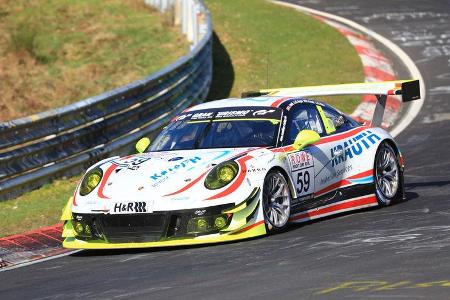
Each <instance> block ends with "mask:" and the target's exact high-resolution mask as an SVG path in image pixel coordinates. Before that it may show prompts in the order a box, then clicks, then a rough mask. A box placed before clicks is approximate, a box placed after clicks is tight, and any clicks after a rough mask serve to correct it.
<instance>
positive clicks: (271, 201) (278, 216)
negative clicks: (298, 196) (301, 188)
mask: <svg viewBox="0 0 450 300" xmlns="http://www.w3.org/2000/svg"><path fill="white" fill-rule="evenodd" d="M291 198H292V197H291V192H290V191H289V185H288V182H287V180H286V178H285V177H284V175H283V174H282V173H280V172H279V171H270V172H269V173H268V174H267V176H266V178H264V186H263V196H262V203H263V212H264V221H265V224H266V230H267V233H269V234H271V233H276V232H280V231H282V230H284V229H285V228H286V226H287V224H288V221H289V216H290V213H291Z"/></svg>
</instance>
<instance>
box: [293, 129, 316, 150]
mask: <svg viewBox="0 0 450 300" xmlns="http://www.w3.org/2000/svg"><path fill="white" fill-rule="evenodd" d="M319 140H320V135H319V134H318V133H317V132H315V131H314V130H309V129H305V130H302V131H300V132H299V133H298V134H297V137H296V138H295V141H294V144H293V145H292V147H293V148H294V149H295V150H300V149H302V148H304V147H306V146H308V145H311V144H314V143H315V142H317V141H319Z"/></svg>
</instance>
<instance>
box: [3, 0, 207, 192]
mask: <svg viewBox="0 0 450 300" xmlns="http://www.w3.org/2000/svg"><path fill="white" fill-rule="evenodd" d="M145 2H146V3H147V4H148V5H150V6H153V7H155V8H157V9H159V10H161V11H163V12H166V11H168V10H171V9H172V10H173V12H174V22H175V24H178V25H181V28H182V31H183V33H184V34H185V35H186V36H187V38H188V40H189V41H190V42H191V51H190V52H189V53H188V54H187V55H185V56H183V57H181V58H180V59H178V60H177V61H176V62H175V63H173V64H171V65H169V66H167V67H166V68H164V69H162V70H160V71H158V72H156V73H154V74H151V75H150V76H148V77H146V78H144V79H141V80H137V81H135V82H132V83H130V84H128V85H126V86H123V87H120V88H117V89H114V90H112V91H109V92H106V93H103V94H101V95H98V96H94V97H91V98H88V99H85V100H82V101H80V102H77V103H74V104H71V105H68V106H65V107H61V108H57V109H53V110H50V111H46V112H42V113H39V114H36V115H32V116H29V117H25V118H21V119H17V120H12V121H9V122H3V123H0V200H6V199H11V198H14V197H17V196H18V195H20V194H22V193H24V192H26V191H29V190H31V189H34V188H36V187H39V186H41V185H42V184H45V183H48V182H50V181H51V180H53V179H55V178H58V177H61V176H70V175H75V174H78V173H80V172H81V171H82V170H83V169H85V168H86V167H87V166H89V165H91V164H93V163H95V162H96V161H98V160H100V159H103V158H106V157H108V156H111V155H116V154H118V155H120V154H127V153H129V152H130V151H131V149H132V146H133V145H134V143H135V142H136V141H137V140H138V139H139V138H140V137H142V136H153V135H154V134H155V133H156V131H157V130H158V129H160V128H161V127H163V126H164V125H165V124H166V123H167V122H168V121H169V120H170V119H171V118H172V117H174V116H175V115H176V114H178V113H180V112H181V111H183V110H184V109H186V108H187V107H189V106H191V105H193V104H196V103H197V102H201V101H202V100H203V99H205V97H206V95H207V94H208V91H209V86H210V84H211V76H212V24H211V18H210V15H209V12H208V10H207V8H206V6H205V5H204V3H203V2H202V1H200V0H147V1H145Z"/></svg>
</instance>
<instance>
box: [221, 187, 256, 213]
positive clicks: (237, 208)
mask: <svg viewBox="0 0 450 300" xmlns="http://www.w3.org/2000/svg"><path fill="white" fill-rule="evenodd" d="M258 192H259V188H255V189H254V190H253V192H252V193H251V194H250V196H248V198H247V199H245V200H244V201H242V202H241V203H239V204H238V205H236V206H235V207H232V208H230V209H228V210H223V211H222V213H223V214H234V213H236V212H238V211H240V210H243V209H244V208H246V207H247V201H248V200H249V199H252V198H253V197H255V195H256V193H258Z"/></svg>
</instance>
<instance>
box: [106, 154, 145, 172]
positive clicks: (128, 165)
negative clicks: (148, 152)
mask: <svg viewBox="0 0 450 300" xmlns="http://www.w3.org/2000/svg"><path fill="white" fill-rule="evenodd" d="M150 159H151V158H150V157H147V156H135V157H132V158H128V159H125V160H120V161H117V160H113V161H112V162H111V163H112V164H114V165H116V166H117V168H116V173H117V172H119V171H120V170H123V169H128V170H137V169H139V167H140V165H141V164H143V163H144V162H146V161H148V160H150Z"/></svg>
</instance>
